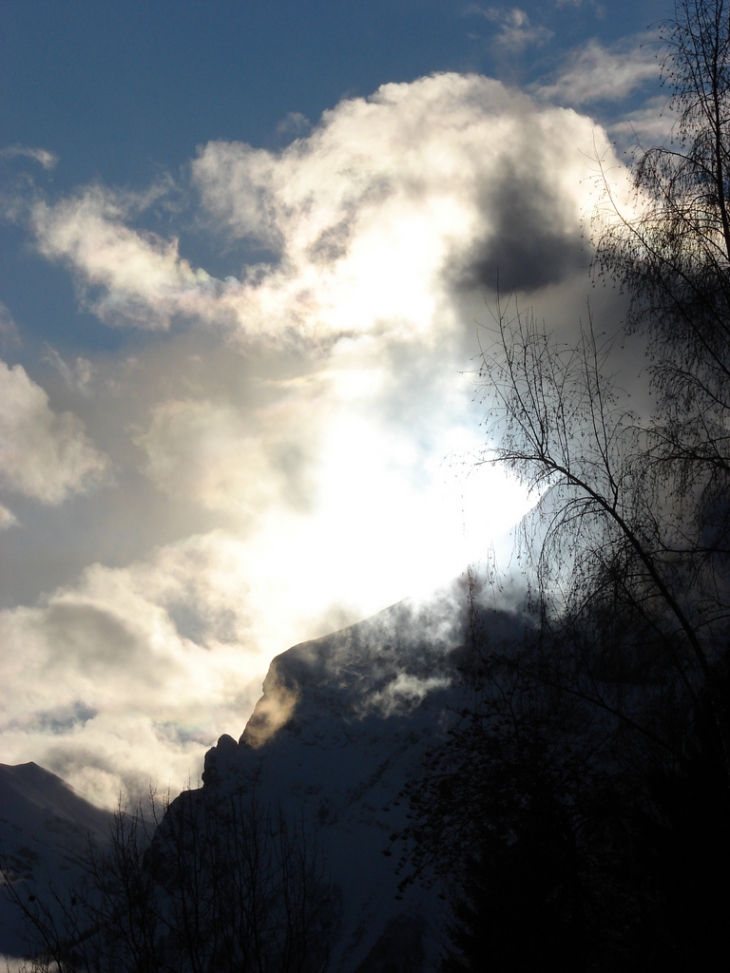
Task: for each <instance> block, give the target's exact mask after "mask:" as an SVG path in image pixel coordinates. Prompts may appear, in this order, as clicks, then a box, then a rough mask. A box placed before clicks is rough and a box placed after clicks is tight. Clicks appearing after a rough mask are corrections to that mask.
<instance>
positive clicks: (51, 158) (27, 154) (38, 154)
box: [0, 145, 58, 169]
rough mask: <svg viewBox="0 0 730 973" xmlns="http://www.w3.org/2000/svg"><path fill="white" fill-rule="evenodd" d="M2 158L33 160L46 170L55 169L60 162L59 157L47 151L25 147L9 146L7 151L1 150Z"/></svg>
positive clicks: (0, 156)
mask: <svg viewBox="0 0 730 973" xmlns="http://www.w3.org/2000/svg"><path fill="white" fill-rule="evenodd" d="M0 158H3V159H17V158H25V159H33V161H34V162H38V163H39V164H40V165H42V166H43V168H44V169H53V168H54V166H55V165H56V163H57V162H58V156H57V155H54V154H53V152H48V151H47V150H46V149H31V148H27V147H26V146H24V145H9V146H8V147H7V148H5V149H0Z"/></svg>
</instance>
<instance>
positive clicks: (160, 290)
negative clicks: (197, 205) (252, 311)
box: [31, 187, 213, 329]
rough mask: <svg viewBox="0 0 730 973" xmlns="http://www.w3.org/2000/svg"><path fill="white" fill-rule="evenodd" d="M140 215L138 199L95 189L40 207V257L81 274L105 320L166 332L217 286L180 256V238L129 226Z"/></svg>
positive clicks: (35, 220)
mask: <svg viewBox="0 0 730 973" xmlns="http://www.w3.org/2000/svg"><path fill="white" fill-rule="evenodd" d="M134 202H136V200H135V201H134ZM132 209H133V201H132V200H131V199H129V198H125V197H124V196H123V195H120V194H117V193H113V192H108V191H104V190H103V189H101V188H99V187H92V188H90V189H87V190H86V191H85V192H83V193H82V194H81V195H80V196H79V197H76V198H72V199H67V200H64V201H63V202H61V203H58V204H57V205H56V206H48V204H47V203H45V202H43V201H39V202H37V203H36V204H35V205H34V207H33V211H32V217H31V225H32V228H33V230H34V232H35V234H36V238H37V241H38V250H39V252H40V253H41V254H43V256H45V257H48V258H50V259H56V260H63V261H64V262H65V263H67V264H68V265H70V266H71V267H72V268H73V269H74V270H75V271H76V272H77V274H78V275H79V280H80V283H81V286H82V290H83V294H84V297H85V300H86V302H87V303H88V306H89V307H90V308H91V309H92V310H93V312H94V313H95V314H96V315H97V316H98V317H99V318H100V319H101V320H102V321H104V322H105V323H107V324H117V323H125V324H129V323H132V324H134V325H136V326H138V327H141V328H149V329H165V328H167V327H169V324H170V318H171V316H172V315H173V314H175V313H190V312H194V311H195V310H196V309H197V308H198V306H199V305H200V303H201V301H202V302H204V301H205V298H206V296H207V292H208V290H209V288H210V287H211V286H212V285H213V281H212V280H211V278H210V277H209V275H208V274H206V273H205V271H203V270H193V269H192V268H191V266H190V264H189V263H188V262H187V261H186V260H184V259H182V258H181V257H180V256H179V254H178V241H177V240H176V239H172V240H167V241H166V240H162V239H160V238H159V237H158V236H156V235H155V234H154V233H143V232H136V231H134V230H132V229H130V228H129V227H128V226H126V225H125V223H124V220H125V219H126V218H127V217H129V216H130V215H131V211H132Z"/></svg>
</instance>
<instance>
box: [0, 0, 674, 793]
mask: <svg viewBox="0 0 730 973" xmlns="http://www.w3.org/2000/svg"><path fill="white" fill-rule="evenodd" d="M671 12H672V11H671V8H670V7H669V6H668V4H666V3H662V2H653V0H652V2H640V3H629V2H624V0H618V2H613V3H611V4H608V3H599V2H588V0H583V2H581V0H544V2H542V3H527V2H525V3H521V4H519V5H518V6H515V5H511V4H488V3H482V4H472V3H467V2H461V3H457V2H451V0H449V2H447V0H389V2H380V0H368V2H367V3H359V2H315V0H312V2H308V3H304V2H301V0H300V2H297V3H295V2H281V3H278V2H273V0H272V2H263V0H262V2H254V0H240V2H233V0H225V2H224V0H212V2H211V0H208V2H205V3H203V2H186V0H178V2H163V0H158V2H154V3H151V2H150V3H140V2H134V0H128V2H125V3H119V2H106V0H99V2H91V0H88V2H76V0H53V2H47V0H33V2H21V0H0V36H1V37H2V41H1V42H0V43H1V44H2V50H1V51H0V86H1V88H2V100H1V102H0V136H1V139H2V141H1V142H0V178H1V179H2V188H1V189H0V260H1V261H2V262H1V264H0V302H2V303H1V304H0V609H2V610H1V611H0V638H1V639H2V640H3V644H4V645H5V646H7V647H9V650H8V652H7V653H6V655H5V657H4V658H3V661H2V663H0V664H1V665H2V666H3V667H4V671H3V679H2V680H0V682H1V683H2V686H3V688H2V690H0V693H2V699H1V700H0V702H1V703H2V708H4V710H5V713H6V716H5V717H4V718H3V722H2V723H0V734H1V736H0V739H1V740H2V744H3V750H2V752H1V753H0V760H3V762H6V763H15V762H20V761H22V760H30V759H33V760H36V761H37V762H39V763H41V764H43V765H44V766H47V767H49V769H52V770H54V771H56V772H57V773H60V774H61V775H62V776H66V777H67V778H68V779H70V780H71V781H72V782H73V783H75V784H76V785H77V786H79V787H81V789H82V790H85V791H86V792H87V793H88V794H90V795H91V796H92V797H94V799H96V800H98V801H102V802H107V803H109V802H111V803H112V804H113V803H114V800H115V797H116V794H117V793H118V791H119V789H120V787H121V788H122V790H123V791H126V792H127V793H130V794H133V793H136V792H137V791H138V790H141V791H142V792H144V791H146V786H147V780H148V779H150V778H155V779H159V778H160V775H164V774H167V775H168V777H167V778H166V779H165V780H163V781H160V782H161V783H163V784H166V783H168V781H169V782H170V783H171V784H172V786H173V789H176V788H178V787H180V786H182V785H183V784H184V782H185V780H186V779H187V777H188V775H192V777H193V778H195V776H196V774H197V772H198V770H199V767H200V764H201V760H202V755H203V753H204V750H205V748H206V746H208V745H210V743H211V742H212V741H213V740H214V739H215V738H216V737H217V736H218V734H220V733H222V732H229V733H232V734H233V735H235V736H238V735H239V734H240V732H241V730H242V729H243V726H244V724H245V721H246V718H247V716H248V714H249V712H250V710H251V708H252V706H253V704H254V702H255V700H256V698H257V695H258V693H259V687H260V682H261V677H262V675H263V674H264V672H265V670H266V666H267V665H268V662H269V660H270V658H271V657H272V655H274V654H275V653H276V652H279V651H282V650H284V649H285V648H287V646H288V645H290V644H292V643H293V642H295V641H299V640H302V639H304V638H308V637H313V636H315V635H318V634H324V633H325V632H327V631H329V630H332V629H333V628H336V627H338V626H340V625H342V624H346V623H348V622H350V621H353V620H355V619H357V618H359V617H363V616H364V615H366V614H369V613H371V612H374V611H377V610H378V609H379V608H382V607H384V606H385V605H387V604H389V603H391V602H393V601H395V600H397V599H398V598H401V597H404V596H406V595H408V594H411V593H417V592H421V591H426V590H428V589H429V587H433V586H434V585H436V584H439V583H441V582H444V581H446V580H448V578H450V577H452V576H454V575H457V574H458V573H459V571H460V570H462V569H463V567H464V566H465V564H466V563H467V562H468V561H470V560H479V559H481V558H484V557H486V556H487V553H488V551H489V550H490V545H491V546H492V548H493V549H494V550H496V551H497V553H498V554H499V555H500V556H501V557H503V558H507V559H508V555H509V543H510V542H509V540H508V539H506V538H505V535H506V534H507V532H508V531H509V529H510V528H511V527H512V526H513V524H514V523H515V521H516V520H517V519H518V517H519V516H520V515H521V513H522V512H523V511H524V510H525V509H526V507H527V503H528V501H527V499H526V498H525V497H524V496H522V495H521V494H520V491H519V490H518V489H517V488H516V487H515V485H514V484H513V483H511V482H510V481H509V480H507V479H505V477H504V476H503V475H502V474H500V473H494V472H492V471H491V469H490V468H487V467H484V466H479V465H478V464H477V465H475V459H478V457H479V455H480V450H481V449H483V448H484V447H485V445H487V444H485V443H484V442H483V439H482V433H481V431H480V427H479V421H480V419H481V418H482V416H483V413H484V410H485V408H487V406H488V389H487V390H486V393H485V390H484V389H481V390H480V389H477V388H476V387H475V368H476V366H475V362H474V358H475V355H476V354H477V352H478V347H479V346H478V340H477V333H478V332H479V331H480V328H483V326H485V325H488V324H489V321H490V313H491V310H493V308H494V300H495V297H496V290H497V280H499V282H500V289H501V290H502V291H503V292H504V291H505V290H506V291H507V292H508V293H511V294H512V295H513V301H517V302H518V303H519V305H520V306H521V307H523V308H532V309H533V310H534V313H535V314H536V316H537V317H538V318H539V319H544V320H545V321H546V323H547V325H548V327H550V328H551V329H552V330H555V331H556V332H557V333H558V334H563V335H564V336H569V335H570V334H571V333H573V331H574V329H575V327H576V326H577V322H578V321H579V319H580V317H581V316H582V315H583V316H584V315H585V308H586V300H587V299H588V296H589V294H592V297H591V300H592V302H593V312H594V314H595V315H596V318H597V320H598V321H599V323H601V324H602V326H605V327H607V328H611V327H612V326H613V327H615V326H616V324H617V322H618V321H619V320H620V315H621V302H620V298H619V297H618V296H617V295H616V294H615V293H614V292H612V291H611V290H610V289H608V290H605V291H604V290H600V289H599V291H593V292H592V291H591V287H590V279H589V275H588V266H589V263H590V232H591V226H592V223H591V220H592V218H593V217H594V216H595V214H596V212H598V211H599V210H600V207H601V205H602V200H603V202H604V203H605V197H602V195H601V193H602V188H601V187H602V186H603V185H604V181H607V184H608V185H609V186H611V187H612V191H615V193H616V194H617V198H620V197H621V194H622V193H625V191H626V188H627V181H626V179H627V174H626V170H625V168H624V167H623V162H622V159H623V158H624V156H623V154H622V153H623V150H624V149H625V148H626V147H628V146H630V145H631V143H632V142H633V141H635V139H636V138H640V139H641V140H642V141H643V142H645V143H648V144H651V143H652V142H653V141H656V140H657V139H659V138H662V137H663V134H664V132H665V131H666V129H667V127H668V124H669V122H668V119H667V116H666V114H664V115H662V110H663V109H664V108H665V104H666V94H665V93H662V91H661V89H660V87H659V85H658V62H657V60H656V56H655V55H656V53H657V50H658V49H657V45H656V38H657V26H658V22H659V20H660V19H661V18H662V17H666V16H668V15H670V14H671ZM604 177H605V179H604ZM604 188H605V187H604ZM627 199H628V197H627ZM627 205H628V203H627ZM484 394H486V396H487V401H486V402H485V401H484V400H483V396H484Z"/></svg>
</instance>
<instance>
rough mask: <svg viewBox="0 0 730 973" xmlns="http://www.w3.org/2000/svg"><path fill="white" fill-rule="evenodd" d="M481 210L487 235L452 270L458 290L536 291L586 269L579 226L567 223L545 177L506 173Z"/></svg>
mask: <svg viewBox="0 0 730 973" xmlns="http://www.w3.org/2000/svg"><path fill="white" fill-rule="evenodd" d="M482 211H483V213H484V225H485V234H484V236H483V237H482V238H481V239H477V241H476V242H475V243H473V244H472V245H471V246H470V247H469V249H468V250H467V251H466V252H465V253H464V252H462V253H461V254H459V255H458V256H456V257H455V258H454V259H453V260H452V261H451V262H450V263H449V266H448V269H447V273H448V274H449V276H450V277H451V279H452V280H453V282H454V285H455V286H456V288H457V290H462V291H463V290H467V291H468V290H475V289H480V290H484V289H487V290H490V291H496V290H497V289H499V290H500V291H501V292H502V293H511V292H512V291H519V292H523V293H526V294H532V293H534V292H535V291H537V290H539V289H540V288H542V287H547V286H549V285H551V284H559V283H560V282H561V281H563V280H565V279H566V278H568V277H570V276H571V275H572V274H574V273H575V272H576V271H578V270H581V269H587V267H588V265H589V262H590V255H589V253H588V251H587V250H586V249H585V247H584V241H583V239H582V238H581V235H580V228H579V226H578V225H576V224H574V225H573V226H572V227H565V221H564V220H563V219H562V218H561V212H560V203H559V202H558V200H556V199H555V197H554V196H553V194H551V192H550V189H549V187H547V186H546V185H545V184H544V183H543V182H541V180H539V179H537V178H534V179H529V178H528V179H526V178H525V175H524V173H518V172H515V171H512V172H505V173H504V174H503V175H502V176H501V178H499V179H496V180H495V181H494V184H493V185H492V186H490V187H489V191H488V193H486V194H485V196H484V200H483V202H482Z"/></svg>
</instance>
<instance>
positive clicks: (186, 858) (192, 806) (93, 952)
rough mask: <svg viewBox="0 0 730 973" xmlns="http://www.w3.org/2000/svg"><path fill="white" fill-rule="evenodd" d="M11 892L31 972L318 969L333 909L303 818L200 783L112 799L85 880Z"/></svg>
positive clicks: (335, 917)
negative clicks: (120, 805) (104, 834)
mask: <svg viewBox="0 0 730 973" xmlns="http://www.w3.org/2000/svg"><path fill="white" fill-rule="evenodd" d="M161 811H164V814H161V813H160V812H161ZM10 888H11V890H12V886H10ZM15 899H16V903H17V904H18V906H19V907H20V908H21V910H22V912H23V913H24V916H25V919H26V923H27V925H28V927H29V930H30V933H31V939H32V940H34V942H35V947H36V948H35V950H34V957H33V959H32V960H31V967H30V969H32V970H33V971H34V973H36V971H37V973H50V971H53V973H76V971H79V973H81V971H84V973H226V971H230V973H234V971H235V973H324V971H326V970H327V969H328V966H329V955H330V949H331V946H332V943H333V941H334V938H335V936H336V934H337V931H338V922H339V910H340V903H339V895H338V892H337V890H336V889H335V888H334V886H333V885H332V884H331V883H330V882H329V880H328V878H327V874H326V869H325V866H324V862H323V859H322V855H321V853H320V851H319V849H318V847H317V846H316V844H315V843H314V841H313V839H311V838H310V837H309V836H308V834H307V832H306V830H305V828H304V827H303V825H301V824H300V825H297V826H292V825H291V824H290V823H289V822H287V821H286V819H285V817H284V815H283V813H282V812H281V811H274V810H272V809H269V808H264V807H262V806H261V805H260V804H259V803H258V802H257V800H256V799H255V796H249V797H246V796H244V795H242V794H236V795H230V796H228V797H227V798H223V797H220V796H216V798H215V799H209V798H207V797H206V795H204V794H203V792H202V791H187V792H184V794H183V795H181V798H179V799H178V800H177V801H176V802H175V803H174V804H172V805H169V806H168V805H167V803H164V804H163V805H159V804H158V803H157V802H156V801H155V800H154V799H153V800H152V802H151V814H149V815H147V816H144V815H142V814H141V813H140V812H139V811H136V812H134V813H132V814H127V813H125V812H124V811H121V810H120V811H119V813H117V815H116V816H115V825H114V830H113V833H112V835H111V843H110V846H109V849H108V850H103V851H99V850H98V849H96V848H91V850H90V854H89V860H88V877H87V880H86V881H85V882H83V883H82V884H81V885H79V887H77V888H76V889H74V891H73V892H72V893H71V894H70V895H68V896H58V897H56V900H55V903H54V904H53V907H51V906H50V905H49V903H47V902H45V903H44V902H43V901H41V898H40V897H35V896H34V897H33V900H32V901H28V900H27V899H26V898H23V895H22V893H18V892H16V893H15Z"/></svg>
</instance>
